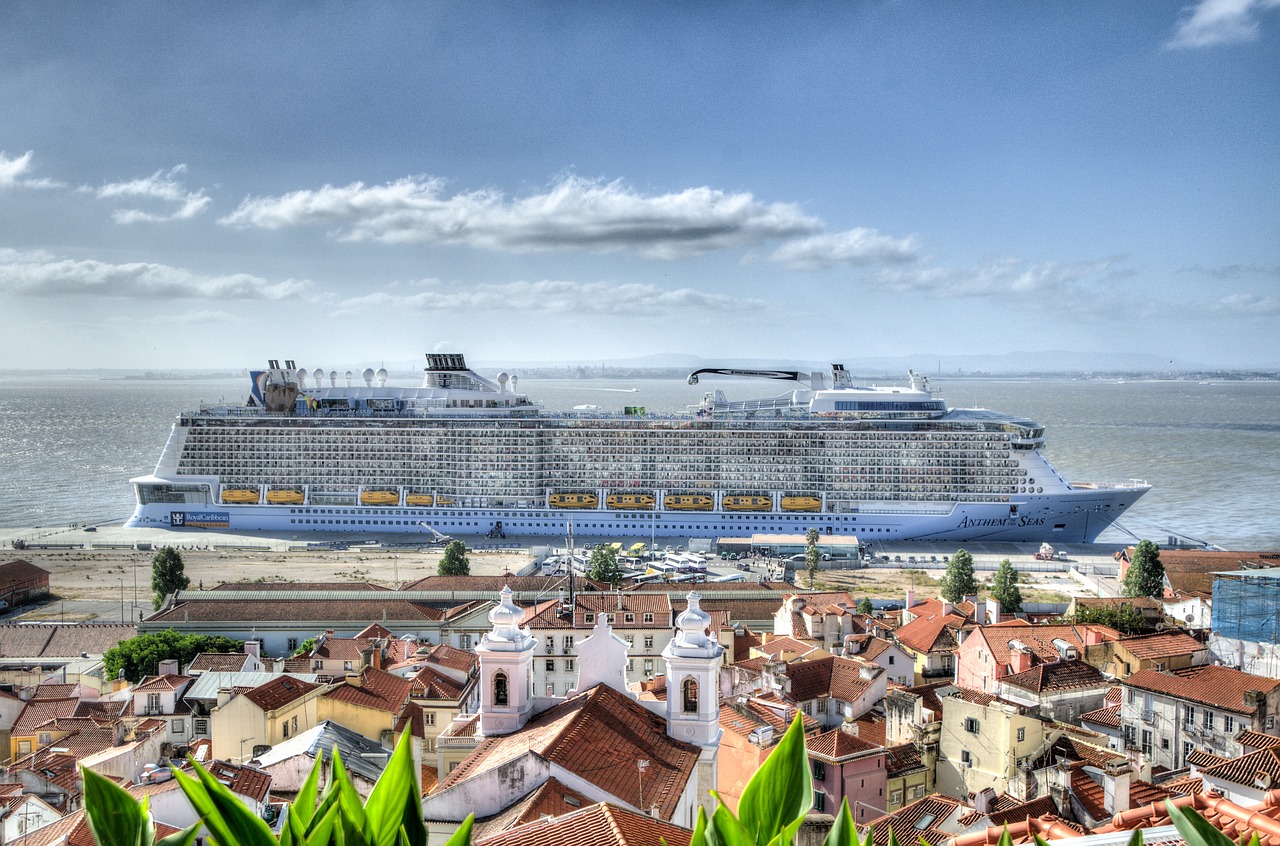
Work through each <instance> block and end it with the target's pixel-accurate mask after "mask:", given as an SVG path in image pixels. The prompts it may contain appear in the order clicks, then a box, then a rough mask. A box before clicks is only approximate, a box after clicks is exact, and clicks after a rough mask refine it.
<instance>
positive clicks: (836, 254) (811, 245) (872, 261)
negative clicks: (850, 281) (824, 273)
mask: <svg viewBox="0 0 1280 846" xmlns="http://www.w3.org/2000/svg"><path fill="white" fill-rule="evenodd" d="M919 249H920V244H919V241H918V239H917V238H916V237H915V236H914V235H911V236H908V237H906V238H894V237H892V236H890V235H881V234H880V233H879V232H877V231H876V230H874V229H864V228H861V227H859V228H857V229H847V230H845V231H844V232H831V233H823V234H820V235H810V236H809V237H807V238H800V239H797V240H795V241H790V242H788V243H786V244H783V245H782V246H780V247H778V249H776V250H774V252H773V255H772V256H770V258H772V259H773V260H774V261H777V262H781V263H783V264H789V265H791V266H792V267H795V268H799V269H802V270H816V269H819V268H824V267H834V266H836V265H848V266H852V267H866V266H868V265H879V264H901V263H903V262H911V261H915V260H916V259H917V258H918V257H919Z"/></svg>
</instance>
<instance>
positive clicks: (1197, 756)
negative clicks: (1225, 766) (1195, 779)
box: [1187, 749, 1227, 770]
mask: <svg viewBox="0 0 1280 846" xmlns="http://www.w3.org/2000/svg"><path fill="white" fill-rule="evenodd" d="M1226 760H1227V759H1226V758H1224V757H1222V756H1221V755H1215V754H1213V753H1212V752H1206V751H1204V750H1203V749H1192V750H1191V751H1190V752H1188V753H1187V766H1189V767H1198V768H1200V769H1202V770H1203V769H1207V768H1208V767H1214V766H1217V765H1218V764H1221V763H1222V762H1223V761H1226Z"/></svg>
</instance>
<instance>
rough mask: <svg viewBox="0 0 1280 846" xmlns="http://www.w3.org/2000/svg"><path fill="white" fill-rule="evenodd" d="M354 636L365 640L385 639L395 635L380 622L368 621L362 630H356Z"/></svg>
mask: <svg viewBox="0 0 1280 846" xmlns="http://www.w3.org/2000/svg"><path fill="white" fill-rule="evenodd" d="M356 637H357V638H364V639H366V640H386V639H387V638H393V637H395V635H394V634H393V633H392V632H391V630H390V629H388V628H387V627H386V626H384V625H382V624H381V623H370V624H369V625H367V626H365V627H364V629H363V630H361V631H359V632H356Z"/></svg>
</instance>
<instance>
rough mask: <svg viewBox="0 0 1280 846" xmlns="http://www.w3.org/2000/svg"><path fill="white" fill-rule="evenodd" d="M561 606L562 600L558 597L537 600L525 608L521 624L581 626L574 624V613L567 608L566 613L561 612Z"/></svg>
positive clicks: (546, 626)
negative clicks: (541, 600)
mask: <svg viewBox="0 0 1280 846" xmlns="http://www.w3.org/2000/svg"><path fill="white" fill-rule="evenodd" d="M560 606H561V602H560V600H558V599H548V600H544V601H543V602H535V603H534V604H533V605H530V606H529V607H528V608H526V609H524V616H522V617H521V618H520V625H521V626H527V627H529V628H534V629H575V628H581V627H580V626H575V625H574V622H573V615H572V614H570V613H569V612H568V611H567V610H566V611H565V613H564V614H561V613H560Z"/></svg>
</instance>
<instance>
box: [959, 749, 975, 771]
mask: <svg viewBox="0 0 1280 846" xmlns="http://www.w3.org/2000/svg"><path fill="white" fill-rule="evenodd" d="M960 763H961V764H964V765H965V766H966V767H969V766H972V765H973V756H971V755H970V754H969V750H968V749H962V750H961V751H960Z"/></svg>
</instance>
